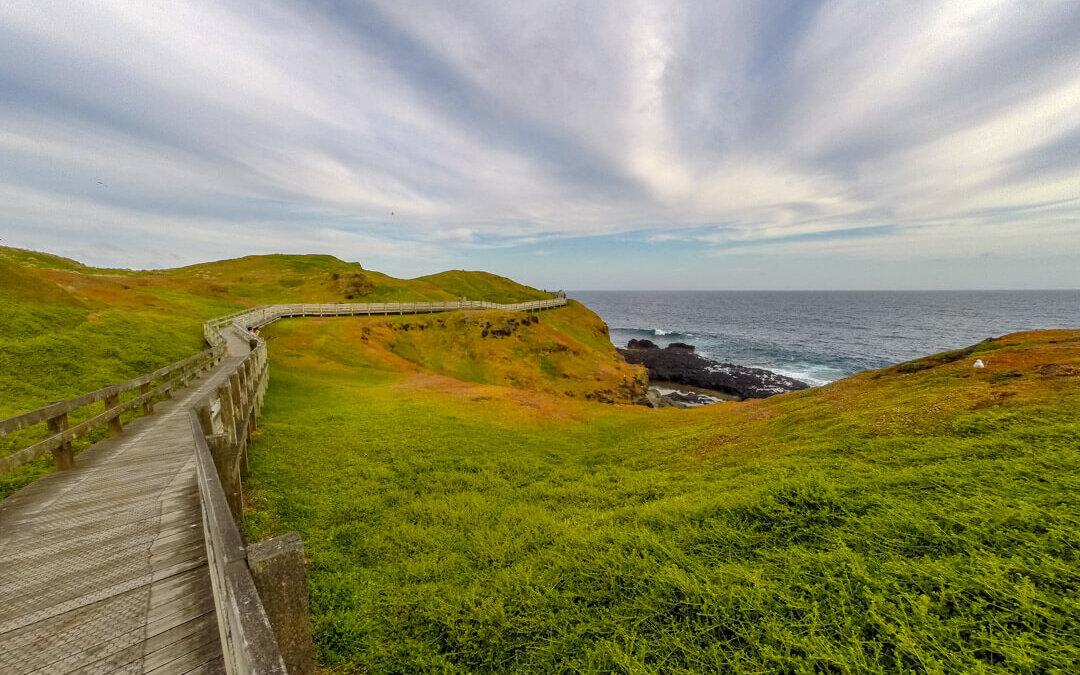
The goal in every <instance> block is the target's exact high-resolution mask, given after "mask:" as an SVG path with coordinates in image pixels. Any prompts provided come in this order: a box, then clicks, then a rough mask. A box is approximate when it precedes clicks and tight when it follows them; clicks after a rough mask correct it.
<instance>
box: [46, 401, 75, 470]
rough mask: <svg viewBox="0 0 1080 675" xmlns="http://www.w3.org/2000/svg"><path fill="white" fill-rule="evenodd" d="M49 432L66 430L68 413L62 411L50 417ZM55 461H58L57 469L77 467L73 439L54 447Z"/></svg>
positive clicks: (56, 432) (53, 433)
mask: <svg viewBox="0 0 1080 675" xmlns="http://www.w3.org/2000/svg"><path fill="white" fill-rule="evenodd" d="M48 425H49V433H50V434H52V435H54V436H55V435H56V434H59V433H62V432H64V431H65V430H66V429H67V428H68V416H67V413H61V414H59V415H57V416H56V417H51V418H49V421H48ZM52 455H53V461H54V462H56V468H57V469H73V468H75V455H74V453H73V452H72V450H71V441H68V442H66V443H61V444H60V445H58V446H56V447H55V448H53V449H52Z"/></svg>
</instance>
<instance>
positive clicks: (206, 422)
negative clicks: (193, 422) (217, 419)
mask: <svg viewBox="0 0 1080 675" xmlns="http://www.w3.org/2000/svg"><path fill="white" fill-rule="evenodd" d="M195 414H196V415H198V417H199V425H200V426H201V427H202V432H203V436H210V435H211V434H213V433H214V416H213V413H211V412H210V405H209V404H207V403H204V404H202V405H200V406H198V407H197V408H195Z"/></svg>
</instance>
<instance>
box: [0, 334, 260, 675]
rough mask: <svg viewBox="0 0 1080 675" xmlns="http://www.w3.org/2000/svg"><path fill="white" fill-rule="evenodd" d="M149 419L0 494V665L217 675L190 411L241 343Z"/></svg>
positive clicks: (239, 354)
mask: <svg viewBox="0 0 1080 675" xmlns="http://www.w3.org/2000/svg"><path fill="white" fill-rule="evenodd" d="M228 340H229V357H228V358H227V359H226V360H225V361H223V362H222V363H221V364H219V365H218V366H217V367H216V368H214V369H213V370H211V371H210V372H209V373H207V374H206V375H204V376H203V378H202V379H201V380H199V381H196V382H194V383H193V384H192V386H190V387H188V388H187V389H184V390H181V391H179V392H177V394H176V395H175V397H174V398H173V399H172V400H170V401H165V402H162V403H159V404H157V410H156V412H155V413H154V414H153V415H149V416H145V417H140V418H139V419H137V420H135V421H133V422H132V423H131V424H130V425H128V426H127V427H126V428H125V430H124V432H123V433H122V434H121V435H120V436H117V437H115V438H111V439H108V440H106V441H103V442H101V443H98V444H96V445H94V446H93V447H91V448H90V449H88V450H87V451H85V452H84V453H82V454H81V455H79V457H78V462H77V466H76V468H74V469H71V470H67V471H56V472H53V473H51V474H49V475H48V476H45V477H44V478H42V479H40V480H38V481H37V482H35V483H33V484H32V485H30V486H28V487H26V488H24V489H23V490H21V491H19V492H18V493H16V494H15V495H13V496H12V497H10V498H8V499H6V500H4V501H3V502H0V600H2V602H0V673H3V674H4V675H21V674H23V673H40V674H43V675H44V674H46V673H48V674H50V675H51V674H53V673H56V674H59V673H154V674H155V675H166V674H173V673H175V674H179V673H191V674H194V673H219V672H224V667H223V662H222V651H221V641H220V635H219V631H218V625H217V619H216V618H215V612H214V600H213V596H212V592H211V582H210V574H209V569H208V567H207V556H206V541H205V539H204V534H203V524H202V516H201V511H200V500H199V491H198V485H197V482H196V473H195V457H194V454H193V452H192V448H193V445H194V436H193V432H192V427H191V421H190V416H189V412H188V408H189V406H190V404H191V402H193V401H196V400H199V398H200V397H205V396H206V395H207V394H208V393H210V392H212V391H214V390H215V389H216V388H217V387H218V386H220V385H221V384H222V382H223V380H224V379H225V378H226V377H227V375H228V373H230V372H232V371H233V369H234V368H235V366H236V364H237V363H239V362H240V361H241V360H242V359H243V357H244V356H246V355H247V353H248V351H249V348H248V345H247V344H245V343H244V342H243V341H242V340H241V339H239V338H238V337H237V336H234V335H231V334H229V335H228Z"/></svg>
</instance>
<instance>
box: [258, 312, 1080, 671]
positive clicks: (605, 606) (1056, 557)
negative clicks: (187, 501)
mask: <svg viewBox="0 0 1080 675" xmlns="http://www.w3.org/2000/svg"><path fill="white" fill-rule="evenodd" d="M275 330H276V329H271V330H270V331H268V332H269V333H270V334H271V335H272V336H274V335H278V336H279V337H278V339H277V341H272V342H271V345H272V347H271V359H272V361H271V372H272V385H271V388H270V390H269V393H268V396H267V399H266V407H265V409H264V413H265V415H264V421H263V427H262V431H261V434H260V435H259V436H258V437H257V439H256V441H255V444H254V446H253V448H252V452H251V462H252V465H251V467H252V469H251V470H252V474H251V478H250V481H251V482H250V487H251V490H252V494H251V495H250V496H251V497H252V501H253V503H254V506H255V508H254V510H253V511H252V512H251V513H249V514H248V516H247V519H246V523H245V526H246V529H247V532H248V535H249V537H250V538H251V539H252V540H254V539H259V538H262V537H264V536H269V535H271V534H277V533H281V532H284V531H287V530H297V531H299V532H300V534H301V535H302V537H303V538H304V541H305V543H306V546H307V550H308V554H309V556H310V566H309V569H308V573H309V578H310V582H311V600H312V611H313V619H314V626H315V638H316V644H317V650H318V658H319V660H320V662H321V663H323V664H324V665H325V666H327V667H328V668H330V669H331V670H333V671H334V672H343V673H350V672H373V673H393V672H461V673H466V672H469V673H483V672H492V673H494V672H529V673H533V672H535V673H547V672H597V673H601V672H627V673H654V672H655V673H661V672H662V673H700V672H746V673H773V672H782V673H804V672H805V673H815V672H836V673H876V672H880V673H897V672H927V673H956V672H985V673H1048V672H1059V673H1067V672H1072V670H1073V667H1074V665H1075V664H1076V663H1077V662H1078V661H1080V600H1078V598H1080V594H1078V591H1080V559H1078V555H1080V522H1078V521H1080V496H1078V495H1080V479H1078V476H1080V472H1078V470H1080V421H1078V420H1077V418H1076V415H1075V410H1076V409H1078V407H1080V393H1078V392H1077V391H1076V389H1075V387H1072V388H1069V387H1068V386H1066V385H1067V383H1066V384H1062V383H1061V382H1057V381H1056V380H1055V381H1054V382H1050V380H1046V381H1045V382H1043V381H1042V380H1039V381H1034V380H1033V381H1032V383H1025V382H1026V381H1027V379H1028V376H1026V375H1025V377H1024V378H1014V377H1012V376H1010V377H1009V378H1008V379H1009V382H1010V383H1011V384H1009V385H1008V386H1015V387H1016V389H1015V391H1014V395H1013V396H1012V397H1010V398H1008V399H1004V402H1003V403H1001V404H1000V405H994V406H990V407H984V408H978V406H977V405H975V406H972V405H970V401H978V400H979V399H978V398H977V397H978V396H981V395H982V392H984V391H994V390H996V388H1000V387H1001V386H1003V385H1001V384H993V385H991V384H989V383H988V382H981V381H975V380H972V379H971V378H970V377H969V374H968V371H967V370H962V369H961V366H962V364H959V363H954V364H953V365H952V366H949V365H947V364H949V363H951V362H950V361H948V360H942V361H941V365H940V366H939V367H931V368H929V369H926V370H923V371H922V372H919V373H918V374H914V375H913V374H905V373H899V374H894V375H888V374H886V375H884V376H882V377H879V378H878V379H874V377H873V375H872V374H871V375H867V376H865V377H861V378H855V379H854V380H853V381H850V382H849V381H846V382H843V383H838V385H835V386H833V387H830V388H825V389H818V390H812V391H808V392H804V393H800V394H796V395H793V396H785V397H779V398H776V399H771V400H769V401H760V402H752V403H749V404H731V405H730V406H724V407H720V408H716V409H713V410H706V409H700V410H696V411H648V410H641V409H634V408H615V407H611V406H602V405H597V404H587V403H580V402H573V401H564V403H562V404H561V405H562V406H563V409H564V411H565V412H566V413H567V414H566V415H564V416H559V415H555V414H552V413H551V411H550V410H549V409H547V408H545V406H546V405H547V402H545V401H546V399H545V400H540V399H537V400H533V401H529V400H526V401H519V402H515V401H512V400H509V398H508V397H504V396H499V395H497V394H496V395H491V392H490V387H488V388H485V387H480V386H479V385H477V387H476V389H475V391H474V390H473V389H471V388H466V389H465V390H464V391H458V390H454V391H448V392H441V391H439V390H438V389H437V388H433V389H417V388H415V387H411V386H410V385H409V382H410V380H409V376H406V375H402V374H399V373H392V372H387V371H384V370H378V369H374V368H370V367H367V366H365V365H357V364H355V363H354V364H352V365H350V364H348V363H345V362H342V361H336V360H335V361H333V363H332V364H331V365H326V364H324V367H318V368H311V367H309V365H308V364H307V363H306V362H304V361H303V360H302V359H300V357H299V356H298V355H296V354H294V355H293V356H288V357H286V356H283V354H285V353H287V352H288V350H289V349H290V342H289V340H290V337H289V331H288V329H287V328H286V329H285V330H283V331H282V333H280V334H278V333H275ZM1048 353H1049V352H1048ZM1060 353H1063V352H1053V354H1060ZM1069 353H1070V354H1071V358H1075V357H1076V354H1075V353H1072V352H1069ZM1026 354H1027V352H1025V351H1023V347H1020V348H1016V349H1015V350H1014V352H1009V351H1008V350H1005V351H1004V352H1002V353H1001V354H994V355H992V356H991V357H988V358H991V361H990V363H991V364H993V363H995V360H994V359H997V360H1000V361H1002V362H1005V361H1007V360H1009V359H1012V360H1013V361H1014V362H1016V361H1017V360H1018V359H1019V360H1022V359H1023V358H1026ZM309 356H310V355H309ZM1039 358H1042V357H1039ZM1047 358H1049V357H1047ZM1054 358H1057V357H1056V356H1055V357H1054ZM950 367H951V368H953V370H948V368H950ZM1003 367H1004V366H1003ZM1009 368H1010V370H1014V369H1020V366H1017V365H1016V363H1009ZM1022 369H1023V370H1024V372H1025V373H1027V372H1030V369H1031V366H1030V364H1029V365H1028V366H1026V367H1023V368H1022ZM1059 385H1060V387H1059ZM1050 386H1054V387H1058V388H1055V389H1054V390H1053V393H1052V395H1051V394H1050V393H1049V392H1048V391H1044V389H1041V388H1039V387H1050ZM1023 387H1028V389H1024V388H1023ZM948 393H963V394H964V396H971V397H973V398H971V399H970V400H969V399H964V400H963V401H960V402H958V403H956V405H955V406H954V407H953V408H950V409H948V410H945V411H944V412H942V413H940V414H937V415H936V416H935V414H929V413H926V412H923V413H920V414H918V415H917V419H918V421H917V422H915V423H911V422H909V421H907V418H906V417H903V415H904V414H906V413H908V412H911V413H913V414H914V413H917V412H918V411H920V410H921V409H922V407H923V406H926V405H928V402H929V405H938V402H940V401H942V400H943V399H944V398H945V396H946V394H948ZM839 405H843V406H844V408H843V410H847V412H835V411H834V412H833V414H831V415H830V414H823V412H822V411H823V410H826V409H830V410H834V409H835V408H836V407H837V406H839ZM530 406H540V407H541V408H543V410H542V411H539V412H538V411H536V410H534V408H532V407H530ZM684 413H690V414H684ZM886 413H888V414H886ZM889 415H899V416H901V418H903V419H902V420H901V421H900V422H895V421H894V419H893V417H890V416H889Z"/></svg>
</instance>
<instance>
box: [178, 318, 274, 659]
mask: <svg viewBox="0 0 1080 675" xmlns="http://www.w3.org/2000/svg"><path fill="white" fill-rule="evenodd" d="M225 330H233V331H236V332H237V334H238V336H240V337H242V338H243V339H245V340H248V343H249V345H250V347H251V351H250V353H249V354H248V355H247V356H246V357H244V359H243V360H242V361H240V362H239V363H237V364H236V366H235V368H233V370H232V372H231V373H229V374H228V376H227V377H226V378H225V379H224V380H223V381H222V384H221V386H220V387H218V389H217V390H216V391H214V392H213V393H212V394H210V395H208V396H206V397H204V398H203V399H202V400H200V401H198V402H196V403H195V404H194V405H193V406H192V408H191V409H190V410H189V414H190V415H191V427H192V431H193V433H194V435H195V460H196V463H195V467H196V472H197V477H198V483H199V498H200V500H201V502H202V518H203V529H204V532H205V533H206V555H207V562H208V564H209V567H210V581H211V586H212V588H213V592H214V609H215V612H216V614H217V625H218V632H219V635H220V637H221V647H222V653H223V655H224V658H225V670H226V672H227V673H230V675H235V674H247V673H258V674H263V673H265V674H267V675H285V673H286V670H285V663H284V661H283V660H282V656H281V651H280V649H279V648H278V643H277V640H276V638H275V636H274V630H273V628H272V626H271V625H270V619H269V617H267V615H266V611H265V610H264V609H263V604H262V601H261V600H260V598H259V593H258V591H257V590H256V588H255V581H254V579H253V578H252V576H251V570H250V569H249V568H248V564H247V548H246V546H245V544H244V538H243V535H242V534H241V532H240V529H239V524H240V522H241V520H242V518H243V515H244V503H243V495H242V492H241V489H242V487H241V479H242V477H243V476H246V475H247V449H248V444H249V443H250V440H251V433H252V432H253V431H254V429H255V424H256V420H257V418H258V416H259V411H260V409H261V407H262V399H263V394H264V393H265V392H266V385H267V383H268V381H269V369H268V364H267V356H266V343H265V342H264V341H263V340H262V339H261V338H258V337H256V336H252V335H249V334H248V333H247V331H246V330H243V329H241V328H238V327H227V328H226V329H225ZM222 340H223V341H224V337H222Z"/></svg>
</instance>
